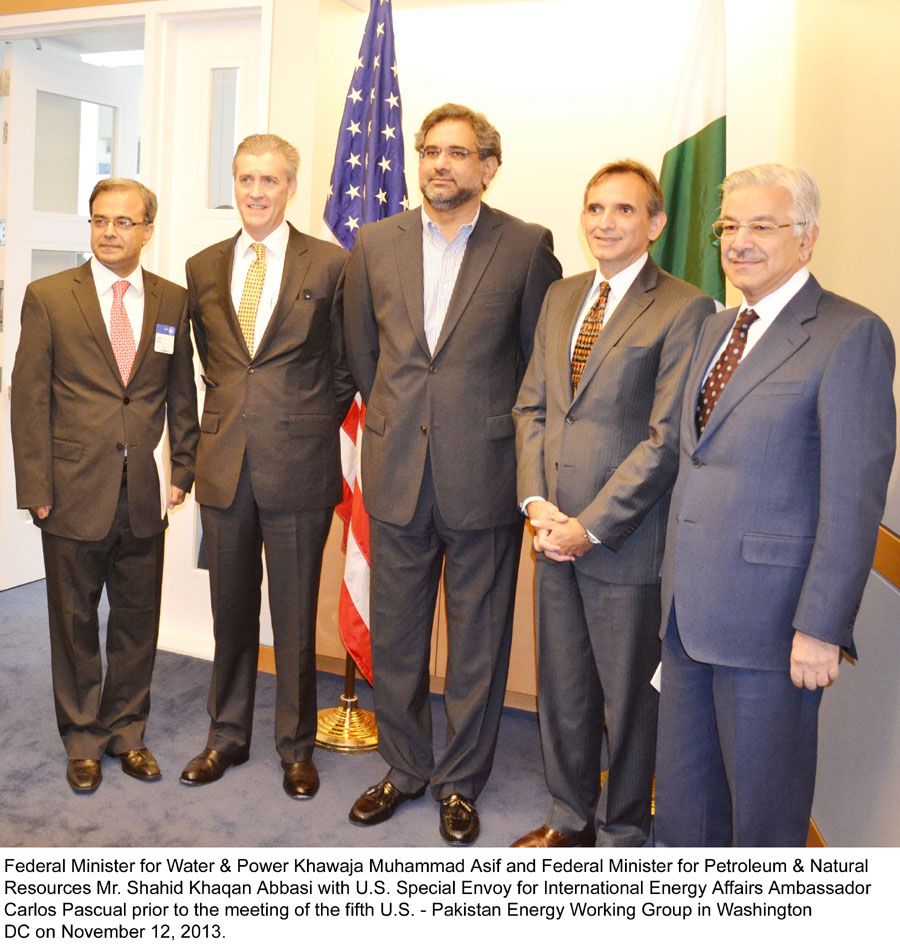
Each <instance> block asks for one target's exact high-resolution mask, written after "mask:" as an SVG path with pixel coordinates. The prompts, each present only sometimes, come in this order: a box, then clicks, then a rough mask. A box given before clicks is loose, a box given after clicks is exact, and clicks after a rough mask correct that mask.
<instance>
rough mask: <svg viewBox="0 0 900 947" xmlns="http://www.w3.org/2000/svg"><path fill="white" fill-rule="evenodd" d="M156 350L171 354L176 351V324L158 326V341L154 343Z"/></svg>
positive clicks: (154, 349)
mask: <svg viewBox="0 0 900 947" xmlns="http://www.w3.org/2000/svg"><path fill="white" fill-rule="evenodd" d="M153 351H154V352H162V353H163V355H171V354H172V353H173V352H174V351H175V326H164V325H162V324H159V325H157V326H156V342H155V343H154V344H153Z"/></svg>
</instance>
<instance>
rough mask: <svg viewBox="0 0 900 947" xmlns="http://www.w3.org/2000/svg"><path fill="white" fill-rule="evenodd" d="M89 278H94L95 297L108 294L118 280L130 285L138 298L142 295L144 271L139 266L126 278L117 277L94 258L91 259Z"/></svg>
mask: <svg viewBox="0 0 900 947" xmlns="http://www.w3.org/2000/svg"><path fill="white" fill-rule="evenodd" d="M91 276H93V277H94V287H95V288H96V290H97V295H98V296H102V295H103V294H104V293H108V292H110V291H111V290H112V286H113V283H118V282H119V280H122V279H124V280H127V281H128V282H129V283H131V288H132V289H133V290H134V291H135V293H137V295H138V296H143V295H144V271H143V270H142V269H141V267H140V266H137V267H136V268H135V269H134V272H132V273H129V275H128V276H119V275H118V274H116V273H113V271H112V270H111V269H109V267H107V266H104V265H103V264H102V263H101V262H100V261H99V260H98V259H97V257H95V256H92V257H91Z"/></svg>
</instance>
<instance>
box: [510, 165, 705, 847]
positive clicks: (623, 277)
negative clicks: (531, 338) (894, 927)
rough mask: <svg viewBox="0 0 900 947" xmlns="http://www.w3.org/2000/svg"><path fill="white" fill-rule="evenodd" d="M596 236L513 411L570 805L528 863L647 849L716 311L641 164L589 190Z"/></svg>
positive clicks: (534, 836)
mask: <svg viewBox="0 0 900 947" xmlns="http://www.w3.org/2000/svg"><path fill="white" fill-rule="evenodd" d="M581 223H582V226H583V228H584V234H585V237H586V239H587V243H588V246H589V247H590V250H591V253H592V254H593V256H594V257H595V258H596V260H597V269H596V271H591V272H588V273H583V274H581V275H580V276H573V277H569V278H568V279H564V280H561V281H560V282H558V283H555V284H554V285H553V286H551V287H550V290H549V292H548V293H547V297H546V299H545V300H544V307H543V310H542V312H541V318H540V321H539V322H538V330H537V335H536V337H535V345H534V354H533V356H532V358H531V363H530V364H529V366H528V371H527V373H526V375H525V380H524V382H523V384H522V388H521V391H520V392H519V397H518V401H517V403H516V406H515V408H514V409H513V415H514V417H515V419H516V434H517V442H518V465H519V466H518V481H519V498H520V501H521V504H522V509H523V511H524V512H526V514H527V515H528V517H529V518H530V520H531V524H532V526H533V527H534V529H535V534H534V548H535V552H536V553H537V570H536V575H535V585H536V610H537V639H538V659H537V660H538V703H539V709H540V727H541V742H542V747H543V755H544V770H545V774H546V778H547V786H548V788H549V790H550V795H551V797H552V800H553V804H552V806H551V809H550V814H549V815H548V817H547V822H546V824H544V825H542V826H541V827H540V828H538V829H535V830H534V831H533V832H529V833H528V834H527V835H526V836H524V837H523V838H521V839H519V840H518V841H517V842H515V843H514V845H515V847H529V848H544V847H549V848H556V847H572V846H584V845H592V844H594V841H595V839H596V844H597V845H600V846H636V845H642V844H643V843H644V841H646V839H647V836H648V833H649V829H650V797H651V785H652V778H653V760H654V749H655V740H656V711H657V696H656V692H655V691H654V690H653V688H652V686H651V684H650V679H651V677H652V675H653V671H654V668H655V667H656V665H657V663H658V661H659V643H658V639H657V629H658V626H659V581H658V574H659V563H660V559H661V557H662V550H663V539H664V534H665V522H666V512H667V509H668V500H669V491H670V488H671V486H672V483H673V482H674V480H675V472H676V466H677V457H678V416H679V409H680V405H681V396H682V392H683V390H684V380H685V374H686V371H687V366H688V361H689V359H690V353H691V350H692V349H693V345H694V341H695V340H696V338H697V334H698V332H699V330H700V326H701V323H702V322H703V320H704V319H705V318H706V317H707V316H708V315H710V314H711V313H712V312H713V311H714V304H713V301H712V300H711V299H710V298H709V297H708V296H705V295H703V293H701V292H700V291H699V290H698V289H696V288H695V287H693V286H690V285H688V284H687V283H683V282H682V281H681V280H678V279H676V278H675V277H673V276H670V275H669V274H668V273H664V272H663V271H661V270H660V269H659V268H658V267H657V266H656V264H655V263H654V262H653V261H652V260H651V259H650V258H649V256H648V250H649V247H650V244H651V243H652V242H653V241H654V240H655V239H656V238H657V237H658V236H659V235H660V233H661V232H662V229H663V227H664V226H665V223H666V215H665V211H664V201H663V194H662V191H661V190H660V187H659V183H658V182H657V180H656V178H655V177H654V175H653V173H652V172H651V171H650V170H649V169H648V168H646V167H644V166H643V165H642V164H639V163H638V162H636V161H630V160H624V161H617V162H613V163H611V164H607V165H605V166H604V167H602V168H601V169H600V170H599V171H598V172H597V173H596V174H595V175H594V176H593V177H592V178H591V180H590V181H589V182H588V185H587V187H586V188H585V195H584V209H583V210H582V213H581ZM604 717H605V722H606V733H607V738H608V750H609V767H608V770H609V771H608V775H607V779H606V782H605V783H604V785H603V788H602V790H601V787H600V768H601V763H600V759H601V757H600V750H601V740H602V735H603V723H604Z"/></svg>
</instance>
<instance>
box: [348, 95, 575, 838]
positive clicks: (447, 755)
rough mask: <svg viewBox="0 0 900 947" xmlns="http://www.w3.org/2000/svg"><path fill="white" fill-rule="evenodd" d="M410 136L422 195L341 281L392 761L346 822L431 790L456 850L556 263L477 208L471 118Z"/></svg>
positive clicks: (382, 228) (379, 677) (497, 216)
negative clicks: (530, 376)
mask: <svg viewBox="0 0 900 947" xmlns="http://www.w3.org/2000/svg"><path fill="white" fill-rule="evenodd" d="M415 145H416V149H417V150H418V152H419V158H420V160H419V186H420V188H421V191H422V194H423V198H424V202H423V204H422V207H421V208H419V209H416V210H412V211H408V212H406V213H404V214H398V215H397V216H395V217H390V218H388V219H387V220H384V221H381V222H380V223H376V224H371V225H369V226H366V227H363V228H362V229H361V230H360V231H359V234H358V236H357V239H356V244H355V246H354V249H353V252H352V253H351V256H350V262H349V263H348V267H347V275H346V285H345V298H344V335H345V338H346V340H347V351H348V358H349V361H350V367H351V370H352V371H353V375H354V377H355V379H356V382H357V385H358V387H359V389H360V391H361V393H362V396H363V398H364V399H365V401H366V405H367V408H366V422H365V432H364V435H363V444H362V478H363V484H364V490H365V500H366V508H367V510H368V512H369V514H370V516H371V524H372V528H371V554H372V584H371V592H372V599H371V634H372V660H373V669H374V676H375V711H376V716H377V718H378V729H379V749H380V751H381V754H382V756H383V757H384V759H385V761H386V762H387V764H388V766H389V767H390V769H389V770H388V773H387V775H386V777H385V778H384V779H383V780H382V781H381V782H380V783H378V784H377V785H375V786H373V787H371V788H370V789H368V790H367V791H366V792H365V793H363V795H362V796H360V797H359V799H358V800H357V801H356V803H355V804H354V806H353V808H352V810H351V812H350V819H351V821H353V822H355V823H357V824H360V825H374V824H377V823H379V822H383V821H384V820H385V819H388V818H390V816H392V815H393V813H394V812H395V811H396V809H397V807H398V806H399V805H401V804H402V803H404V802H406V801H407V800H410V799H415V798H418V797H419V796H421V795H422V794H423V793H424V792H425V789H426V788H427V787H429V786H430V788H431V791H432V794H433V795H434V797H435V798H436V799H437V800H439V801H440V803H441V810H440V822H439V825H440V833H441V836H442V838H443V839H444V840H445V841H446V842H448V843H450V844H468V843H470V842H472V841H474V839H475V838H476V836H477V835H478V830H479V821H478V814H477V811H476V808H475V800H476V799H477V797H478V794H479V793H480V792H481V789H482V787H483V786H484V784H485V782H486V781H487V778H488V775H489V774H490V769H491V763H492V760H493V755H494V747H495V744H496V738H497V728H498V726H499V722H500V712H501V709H502V704H503V697H504V692H505V687H506V675H507V668H508V662H509V648H510V640H511V635H512V614H513V602H514V597H515V584H516V573H517V569H518V560H519V552H520V547H521V540H522V523H521V514H519V512H518V509H517V506H516V476H515V468H516V456H515V438H514V424H513V419H512V414H511V410H512V406H513V402H514V401H515V396H516V391H517V389H518V385H519V382H520V381H521V378H522V374H523V373H524V370H525V366H526V365H527V363H528V359H529V357H530V355H531V349H532V344H533V337H534V329H535V325H536V323H537V318H538V313H539V311H540V305H541V300H542V299H543V296H544V292H545V291H546V289H547V287H548V286H549V284H550V283H551V282H553V280H555V279H557V278H558V277H559V275H560V266H559V263H558V262H557V260H556V258H555V257H554V256H553V242H552V237H551V234H550V232H549V231H548V230H546V229H545V228H544V227H540V226H537V225H534V224H526V223H524V222H523V221H521V220H518V219H516V218H514V217H511V216H509V215H508V214H504V213H502V212H500V211H496V210H493V209H492V208H490V207H488V206H487V205H486V204H484V203H483V202H482V195H483V192H484V190H485V189H486V188H487V187H488V185H489V184H490V183H491V181H492V179H493V178H494V175H495V174H496V173H497V170H498V168H499V167H500V161H501V148H500V135H499V134H498V132H497V130H496V129H495V128H494V127H493V126H492V125H491V124H490V123H489V122H488V121H487V119H486V118H485V117H484V115H482V114H480V113H478V112H473V111H472V110H471V109H469V108H466V107H464V106H461V105H453V104H447V105H444V106H441V107H440V108H437V109H435V110H434V111H432V112H431V113H430V114H429V115H428V116H427V117H426V119H425V121H424V122H423V124H422V127H421V128H420V129H419V132H418V133H417V135H416V142H415ZM442 569H443V574H444V588H445V594H446V601H447V642H448V656H447V674H446V683H445V689H444V705H445V707H446V710H447V719H448V729H447V740H446V744H445V746H444V747H443V748H441V749H438V750H437V752H435V750H434V749H433V748H432V729H431V711H430V704H429V670H428V666H429V657H430V650H431V630H432V625H433V623H434V608H435V600H436V596H437V590H438V585H439V583H440V580H441V572H442Z"/></svg>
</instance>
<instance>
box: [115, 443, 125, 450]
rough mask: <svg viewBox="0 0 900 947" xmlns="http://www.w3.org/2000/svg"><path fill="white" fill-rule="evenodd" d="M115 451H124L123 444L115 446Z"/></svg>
mask: <svg viewBox="0 0 900 947" xmlns="http://www.w3.org/2000/svg"><path fill="white" fill-rule="evenodd" d="M116 450H125V445H124V444H116Z"/></svg>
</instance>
